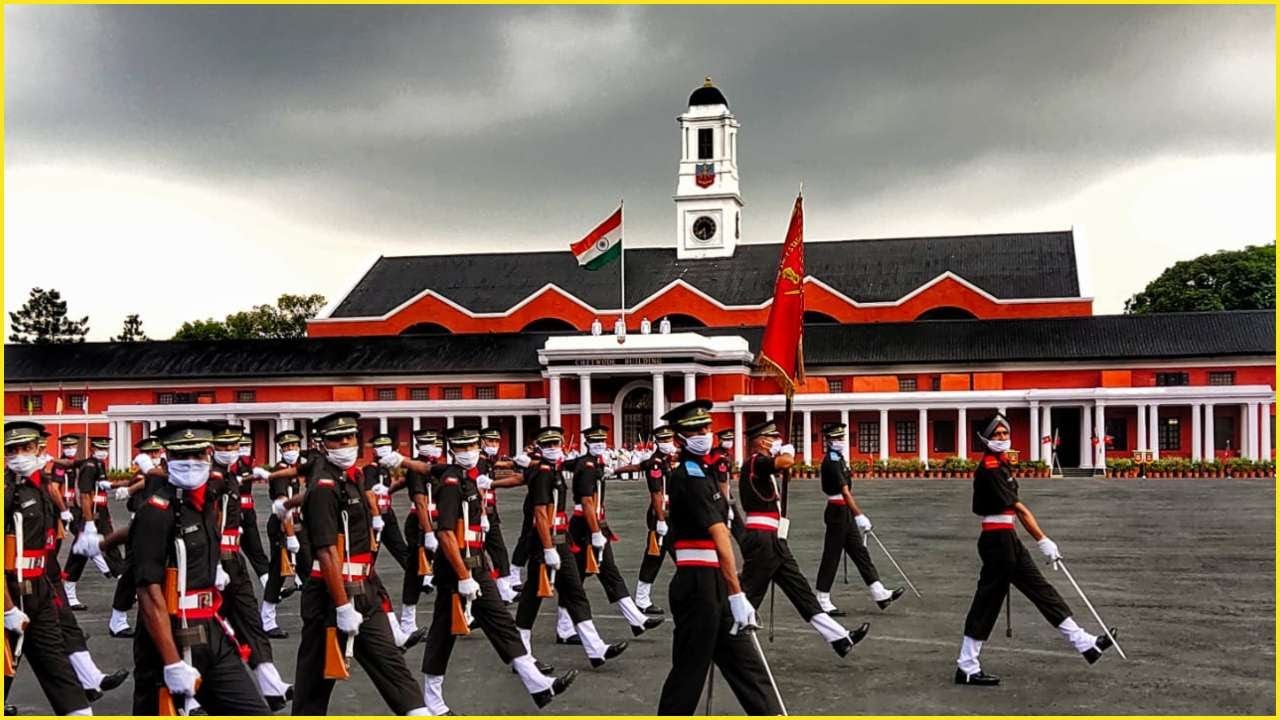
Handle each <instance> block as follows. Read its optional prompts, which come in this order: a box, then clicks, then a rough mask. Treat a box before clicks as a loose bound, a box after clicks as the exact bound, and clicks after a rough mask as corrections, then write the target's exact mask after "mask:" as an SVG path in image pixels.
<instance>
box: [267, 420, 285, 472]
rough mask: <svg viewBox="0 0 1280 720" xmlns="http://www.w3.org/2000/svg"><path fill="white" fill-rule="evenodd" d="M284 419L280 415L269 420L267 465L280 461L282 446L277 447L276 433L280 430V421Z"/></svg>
mask: <svg viewBox="0 0 1280 720" xmlns="http://www.w3.org/2000/svg"><path fill="white" fill-rule="evenodd" d="M281 422H283V419H282V418H280V417H279V416H276V417H274V418H271V419H269V420H267V467H268V468H270V467H271V466H273V465H275V464H276V463H277V462H279V461H280V448H278V447H276V433H278V432H280V423H281Z"/></svg>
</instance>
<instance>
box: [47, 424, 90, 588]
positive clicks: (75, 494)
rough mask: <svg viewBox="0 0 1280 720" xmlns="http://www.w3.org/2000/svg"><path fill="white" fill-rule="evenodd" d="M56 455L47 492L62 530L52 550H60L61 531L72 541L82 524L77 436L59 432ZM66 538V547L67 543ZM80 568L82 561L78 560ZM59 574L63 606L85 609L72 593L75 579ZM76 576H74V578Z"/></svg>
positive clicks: (51, 466)
mask: <svg viewBox="0 0 1280 720" xmlns="http://www.w3.org/2000/svg"><path fill="white" fill-rule="evenodd" d="M58 445H59V448H60V450H59V457H56V458H53V460H52V462H51V463H50V465H49V467H50V468H51V469H52V472H51V473H49V474H48V482H49V493H50V495H51V497H52V498H53V504H54V507H55V508H57V510H58V514H59V520H60V521H61V524H62V529H63V532H62V533H60V534H59V536H58V539H57V541H56V542H55V544H54V554H55V555H57V554H59V553H61V552H62V535H64V534H65V535H66V536H67V537H69V538H71V542H74V540H75V536H76V534H77V533H78V532H79V528H80V527H81V525H82V521H83V520H84V517H83V516H82V515H81V514H80V498H79V487H78V485H77V475H78V473H79V463H78V462H77V461H76V455H78V454H79V452H80V436H78V435H63V436H62V437H60V438H58ZM71 542H68V543H67V545H68V548H69V547H70V545H71ZM71 560H72V557H71V553H70V552H68V553H67V562H68V564H70V561H71ZM80 568H81V571H83V568H84V564H83V563H81V564H80ZM63 572H64V575H63V580H64V582H63V587H64V592H65V594H66V596H67V603H68V604H67V607H69V608H71V609H72V610H77V611H78V610H86V609H88V608H87V606H85V605H84V604H83V603H81V602H80V599H79V598H78V597H76V582H75V580H72V579H71V578H70V576H69V575H68V574H65V573H66V571H65V570H64V571H63ZM78 579H79V577H78V576H77V578H76V580H78Z"/></svg>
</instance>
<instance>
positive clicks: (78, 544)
mask: <svg viewBox="0 0 1280 720" xmlns="http://www.w3.org/2000/svg"><path fill="white" fill-rule="evenodd" d="M71 552H72V553H74V554H76V555H80V556H82V557H87V558H95V557H98V556H99V555H101V554H102V536H101V535H99V534H98V529H97V528H96V527H94V526H93V524H92V523H85V526H84V530H82V531H81V532H80V537H78V538H76V541H75V543H74V544H73V545H72V546H71Z"/></svg>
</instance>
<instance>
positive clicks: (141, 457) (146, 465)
mask: <svg viewBox="0 0 1280 720" xmlns="http://www.w3.org/2000/svg"><path fill="white" fill-rule="evenodd" d="M133 464H134V465H137V466H138V470H139V471H141V472H144V473H149V472H151V468H153V467H155V466H156V464H155V463H154V462H152V460H151V456H150V455H148V454H146V453H138V455H137V457H135V458H134V459H133Z"/></svg>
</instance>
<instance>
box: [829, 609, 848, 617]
mask: <svg viewBox="0 0 1280 720" xmlns="http://www.w3.org/2000/svg"><path fill="white" fill-rule="evenodd" d="M826 613H827V614H828V615H830V616H831V617H845V616H847V615H848V614H849V613H847V612H845V611H843V610H841V609H840V608H831V609H830V610H827V611H826Z"/></svg>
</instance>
